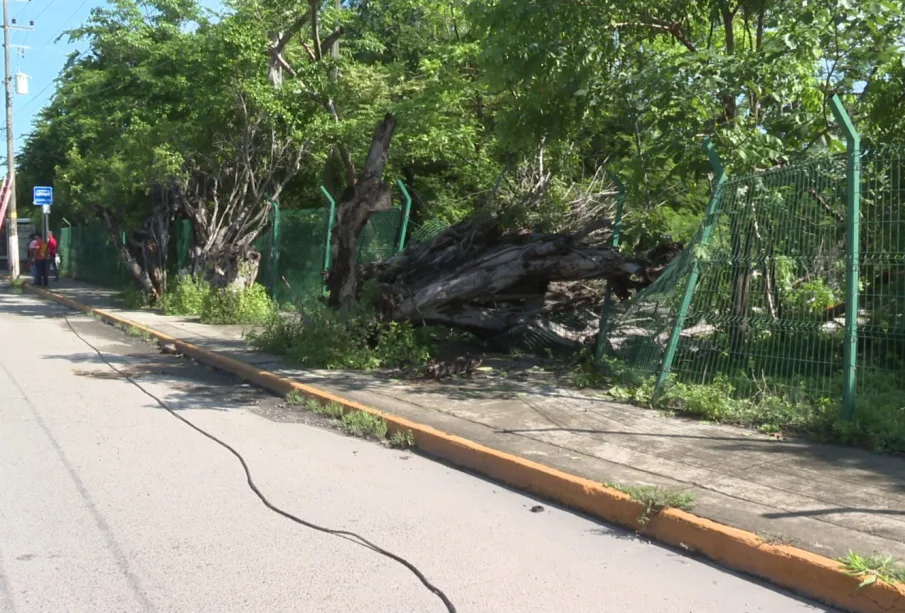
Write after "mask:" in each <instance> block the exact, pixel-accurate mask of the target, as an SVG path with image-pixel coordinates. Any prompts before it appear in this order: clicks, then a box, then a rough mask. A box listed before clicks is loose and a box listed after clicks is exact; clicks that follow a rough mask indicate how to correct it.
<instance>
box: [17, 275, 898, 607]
mask: <svg viewBox="0 0 905 613" xmlns="http://www.w3.org/2000/svg"><path fill="white" fill-rule="evenodd" d="M26 289H27V291H29V292H32V293H35V294H38V295H40V296H43V297H45V298H49V299H51V300H55V301H56V302H59V303H61V304H64V305H66V306H68V307H70V308H72V309H75V310H78V311H82V312H84V313H88V314H93V315H96V316H98V317H100V318H101V319H103V320H105V321H107V322H113V323H117V324H120V325H124V326H130V327H132V328H135V329H137V330H141V331H143V332H145V333H147V334H148V335H150V336H153V337H155V338H157V339H160V340H163V341H165V342H169V343H172V344H173V345H175V347H176V348H177V349H178V350H179V351H180V352H181V353H183V354H184V355H187V356H189V357H191V358H194V359H196V360H198V361H199V362H203V363H205V364H208V365H210V366H214V367H215V368H218V369H220V370H223V371H226V372H228V373H232V374H234V375H238V376H239V377H241V378H242V379H244V380H246V381H249V382H251V383H254V384H255V385H257V386H259V387H262V388H264V389H266V390H269V391H271V392H274V393H276V394H280V395H285V394H287V393H289V392H290V391H292V390H296V391H298V392H300V393H302V394H304V395H306V396H307V397H309V398H313V399H315V400H317V401H318V402H321V403H325V404H326V403H329V402H335V403H337V404H340V405H342V406H343V407H344V408H345V410H347V411H361V412H364V413H370V414H372V415H378V416H380V417H383V418H384V419H385V420H386V422H387V427H388V429H389V431H390V432H391V433H392V432H395V431H399V430H402V431H405V430H410V431H411V432H412V433H413V435H414V439H415V445H416V447H418V449H420V450H422V451H423V452H425V453H426V454H428V455H431V456H435V457H437V458H440V459H442V460H445V461H448V462H450V463H452V464H455V465H457V466H460V467H463V468H467V469H469V470H473V471H475V472H477V473H480V474H482V475H485V476H487V477H490V478H492V479H495V480H497V481H501V482H503V483H505V484H507V485H509V486H512V487H515V488H518V489H520V490H523V491H526V492H531V493H532V494H536V495H537V496H540V497H543V498H546V499H548V500H551V501H553V502H556V503H559V504H562V505H565V506H568V507H571V508H573V509H576V510H578V511H581V512H583V513H587V514H588V515H591V516H594V517H597V518H599V519H602V520H604V521H606V522H610V523H614V524H618V525H620V526H623V527H626V528H630V529H632V530H638V531H641V532H643V533H644V534H645V536H648V537H651V538H653V539H655V540H657V541H660V542H662V543H666V544H668V545H672V546H675V547H678V548H681V549H684V550H686V551H688V552H691V553H695V554H699V555H703V556H705V557H707V558H709V559H711V560H713V561H715V562H717V563H719V564H722V565H724V566H727V567H729V568H732V569H735V570H739V571H742V572H746V573H749V574H751V575H754V576H756V577H759V578H761V579H764V580H766V581H769V582H771V583H773V584H775V585H778V586H781V587H783V588H786V589H788V590H791V591H793V592H796V593H798V594H801V595H803V596H807V597H809V598H812V599H814V600H818V601H821V602H823V603H826V604H828V605H831V606H834V607H837V608H840V609H843V610H846V611H852V612H853V613H905V587H902V586H895V585H889V584H887V583H884V582H881V581H877V582H876V583H873V584H871V585H867V586H864V587H863V588H861V589H858V585H859V583H860V579H858V578H856V577H853V576H851V575H849V574H847V573H846V572H845V570H844V569H843V567H842V565H841V564H840V563H839V562H837V561H835V560H831V559H830V558H826V557H823V556H820V555H817V554H813V553H810V552H807V551H804V550H803V549H798V548H797V547H790V546H787V545H771V544H768V543H765V542H764V540H763V539H761V538H760V537H759V536H757V535H756V534H754V533H751V532H747V531H745V530H739V529H737V528H731V527H729V526H724V525H722V524H718V523H716V522H713V521H710V520H708V519H704V518H701V517H697V516H696V515H692V514H691V513H687V512H685V511H680V510H678V509H666V510H664V511H661V512H660V513H658V514H657V515H656V516H654V517H653V518H651V520H650V522H649V523H648V524H647V525H644V526H642V525H641V524H640V523H639V521H638V518H639V516H640V515H641V513H642V510H643V509H642V506H641V505H640V504H639V503H637V502H635V501H634V500H632V499H631V498H629V497H628V496H627V495H626V494H623V493H622V492H619V491H617V490H614V489H611V488H608V487H605V486H604V485H602V484H600V483H597V482H596V481H590V480H588V479H583V478H581V477H576V476H574V475H570V474H567V473H564V472H561V471H558V470H556V469H553V468H550V467H548V466H544V465H542V464H538V463H536V462H532V461H531V460H526V459H524V458H520V457H518V456H515V455H512V454H509V453H505V452H502V451H497V450H496V449H491V448H489V447H485V446H483V445H480V444H478V443H475V442H472V441H469V440H467V439H464V438H461V437H458V436H455V435H452V434H447V433H444V432H441V431H439V430H437V429H435V428H432V427H430V426H426V425H422V424H418V423H415V422H413V421H409V420H407V419H405V418H402V417H398V416H395V415H391V414H389V413H384V412H382V411H378V410H376V409H373V408H371V407H367V406H365V405H362V404H359V403H357V402H354V401H352V400H347V399H345V398H341V397H339V396H335V395H333V394H331V393H329V392H326V391H324V390H320V389H317V388H315V387H311V386H308V385H304V384H301V383H297V382H295V381H292V380H290V379H287V378H285V377H280V376H278V375H275V374H273V373H271V372H267V371H263V370H260V369H258V368H255V367H254V366H251V365H250V364H246V363H245V362H240V361H238V360H234V359H232V358H228V357H226V356H222V355H219V354H216V353H213V352H210V351H207V350H205V349H201V348H200V347H197V346H195V345H193V344H191V343H186V342H184V341H181V340H179V339H176V338H173V337H171V336H169V335H166V334H163V333H161V332H157V331H156V330H152V329H151V328H147V327H145V326H143V325H141V324H138V323H135V322H133V321H130V320H128V319H125V318H122V317H119V316H118V315H114V314H112V313H107V312H105V311H102V310H100V309H95V308H92V307H89V306H86V305H83V304H80V303H78V302H76V301H74V300H72V299H70V298H66V297H65V296H61V295H59V294H55V293H53V292H50V291H48V290H44V289H41V288H37V287H34V286H32V285H30V284H29V285H26Z"/></svg>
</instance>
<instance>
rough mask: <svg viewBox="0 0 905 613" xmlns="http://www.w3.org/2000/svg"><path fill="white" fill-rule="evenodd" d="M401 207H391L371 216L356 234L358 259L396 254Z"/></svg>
mask: <svg viewBox="0 0 905 613" xmlns="http://www.w3.org/2000/svg"><path fill="white" fill-rule="evenodd" d="M402 215H403V212H402V209H401V208H398V207H393V208H391V209H390V210H388V211H383V212H381V213H377V214H376V215H373V216H371V218H370V219H369V220H368V223H367V224H366V225H365V227H364V228H362V230H361V234H360V235H359V236H358V245H357V247H358V261H359V262H375V261H378V260H386V259H388V258H391V257H393V255H395V254H396V250H397V248H398V245H399V232H400V230H401V228H402Z"/></svg>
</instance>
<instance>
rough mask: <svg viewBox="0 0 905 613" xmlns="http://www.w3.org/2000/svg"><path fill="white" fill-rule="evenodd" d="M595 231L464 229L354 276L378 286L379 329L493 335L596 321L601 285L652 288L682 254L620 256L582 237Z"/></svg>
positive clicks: (671, 248) (670, 247)
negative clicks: (396, 324)
mask: <svg viewBox="0 0 905 613" xmlns="http://www.w3.org/2000/svg"><path fill="white" fill-rule="evenodd" d="M601 225H605V222H600V221H596V222H593V223H592V224H589V225H588V226H587V227H586V228H584V229H582V230H580V231H578V232H575V233H564V234H543V233H531V232H524V231H504V230H502V229H501V228H500V227H499V226H498V224H497V223H495V221H493V220H489V221H488V220H485V221H477V220H470V221H465V222H462V223H459V224H456V225H453V226H451V227H449V228H447V229H446V230H445V231H443V232H442V233H440V234H439V235H437V236H436V237H435V238H434V239H433V240H431V241H430V242H428V243H425V244H421V245H413V246H410V247H409V248H408V249H406V250H405V251H404V252H403V253H401V254H399V255H397V256H396V257H394V258H391V259H389V260H386V261H383V262H376V263H371V264H367V265H363V266H361V267H360V276H361V278H362V279H374V280H376V281H377V284H378V288H379V294H380V298H379V313H380V317H381V319H383V320H385V321H409V322H414V323H417V324H423V325H444V326H450V327H454V328H459V329H463V330H467V331H470V332H472V333H474V334H476V335H478V336H482V337H492V336H496V335H500V334H503V333H506V332H507V331H509V330H511V329H513V328H515V327H518V326H522V325H525V324H529V323H532V322H535V323H536V322H541V321H544V320H548V319H549V318H550V317H551V316H553V315H556V314H563V313H574V312H579V311H585V312H591V313H599V308H600V305H601V303H602V302H603V289H604V284H603V283H600V281H607V282H609V283H610V284H611V286H612V287H613V289H614V291H615V293H616V295H617V296H619V297H621V298H626V297H628V296H629V295H630V293H631V292H632V291H633V290H636V289H638V288H641V287H645V286H647V285H648V284H650V283H651V282H652V281H653V280H654V279H655V278H656V277H657V276H658V275H659V273H660V272H661V271H662V270H663V268H665V266H666V265H667V264H668V263H669V262H670V261H671V260H672V259H673V257H674V256H675V255H677V254H678V253H679V251H681V249H682V246H681V245H679V244H676V243H669V244H664V245H661V246H659V247H657V248H656V249H654V250H652V251H650V252H648V253H644V254H639V255H637V256H635V257H629V258H627V257H624V256H623V255H622V254H621V253H619V251H617V250H615V249H613V248H611V247H609V246H608V245H607V243H608V238H607V235H606V234H600V233H597V234H596V236H595V238H594V240H590V239H588V236H589V235H590V234H591V233H592V232H594V231H595V230H598V229H599V228H600V227H601ZM595 281H596V283H595ZM594 332H596V330H594V331H593V332H592V331H590V330H589V331H588V333H587V335H588V336H590V335H592V334H593V333H594ZM572 340H581V339H577V338H576V339H572Z"/></svg>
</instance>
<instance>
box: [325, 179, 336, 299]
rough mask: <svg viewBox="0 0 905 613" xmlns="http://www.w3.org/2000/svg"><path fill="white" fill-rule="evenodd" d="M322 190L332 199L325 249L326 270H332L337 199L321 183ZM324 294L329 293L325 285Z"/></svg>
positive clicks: (328, 198)
mask: <svg viewBox="0 0 905 613" xmlns="http://www.w3.org/2000/svg"><path fill="white" fill-rule="evenodd" d="M321 191H322V192H323V193H324V195H325V196H326V197H327V200H329V201H330V212H329V213H328V217H327V240H326V249H325V250H324V272H325V273H326V272H327V271H329V270H330V258H331V255H332V254H331V249H332V246H331V244H332V238H333V221H334V218H335V217H336V200H334V199H333V196H331V195H330V192H329V191H327V188H326V187H324V186H323V185H321ZM323 294H324V296H326V295H327V286H326V284H325V285H324V288H323Z"/></svg>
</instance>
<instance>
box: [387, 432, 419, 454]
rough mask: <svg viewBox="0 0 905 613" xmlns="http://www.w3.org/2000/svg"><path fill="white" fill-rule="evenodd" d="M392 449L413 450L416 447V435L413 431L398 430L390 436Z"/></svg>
mask: <svg viewBox="0 0 905 613" xmlns="http://www.w3.org/2000/svg"><path fill="white" fill-rule="evenodd" d="M389 443H390V447H393V448H394V449H411V448H412V447H414V446H415V435H414V434H413V433H412V431H411V430H408V429H406V430H396V431H395V432H393V434H392V435H391V436H390V439H389Z"/></svg>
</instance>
